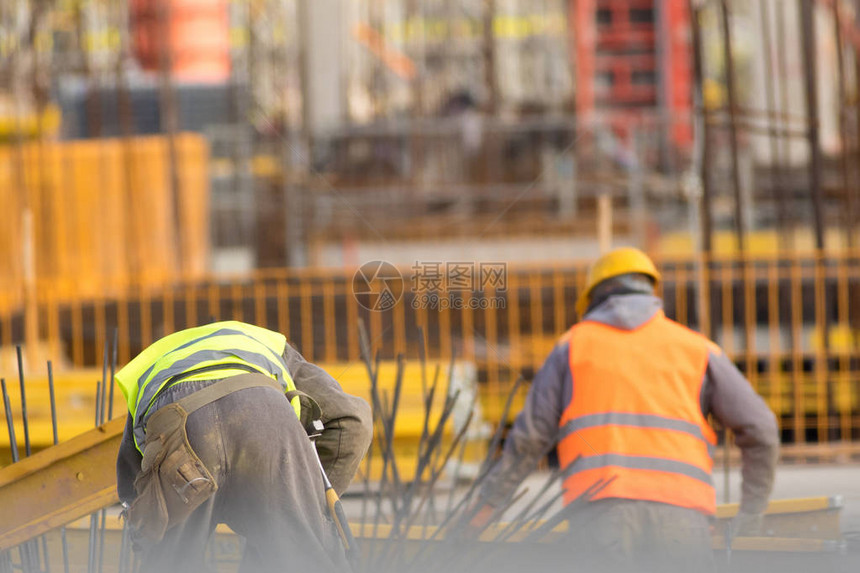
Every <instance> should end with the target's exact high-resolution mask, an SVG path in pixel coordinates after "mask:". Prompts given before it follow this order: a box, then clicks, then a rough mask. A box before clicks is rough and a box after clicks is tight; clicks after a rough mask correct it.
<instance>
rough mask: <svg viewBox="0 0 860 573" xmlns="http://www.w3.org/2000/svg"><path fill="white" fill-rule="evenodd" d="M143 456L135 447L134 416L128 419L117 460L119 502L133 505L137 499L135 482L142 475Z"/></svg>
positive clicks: (129, 416)
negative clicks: (138, 475)
mask: <svg viewBox="0 0 860 573" xmlns="http://www.w3.org/2000/svg"><path fill="white" fill-rule="evenodd" d="M142 460H143V456H142V455H140V452H139V451H137V448H136V447H134V428H133V424H132V416H131V414H129V415H128V416H127V417H126V422H125V431H124V432H123V434H122V442H120V444H119V454H118V455H117V458H116V491H117V494H118V495H119V500H120V501H123V502H126V503H131V502H132V501H134V498H135V497H137V492H135V491H134V480H135V478H137V474H139V473H140V463H141V461H142Z"/></svg>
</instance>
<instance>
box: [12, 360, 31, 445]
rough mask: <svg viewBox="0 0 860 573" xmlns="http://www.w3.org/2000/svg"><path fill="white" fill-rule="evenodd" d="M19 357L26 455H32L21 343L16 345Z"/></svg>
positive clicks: (19, 379)
mask: <svg viewBox="0 0 860 573" xmlns="http://www.w3.org/2000/svg"><path fill="white" fill-rule="evenodd" d="M15 353H16V354H17V358H18V381H19V382H20V385H21V418H22V420H23V422H24V455H25V456H26V457H28V458H29V457H30V454H31V453H32V452H31V449H30V420H29V416H28V415H27V391H26V389H25V388H24V358H23V356H22V354H21V345H18V346H16V347H15Z"/></svg>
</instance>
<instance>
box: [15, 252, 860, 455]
mask: <svg viewBox="0 0 860 573" xmlns="http://www.w3.org/2000/svg"><path fill="white" fill-rule="evenodd" d="M660 268H661V271H662V273H663V276H664V279H665V280H664V283H663V285H662V287H661V295H662V296H663V297H664V300H665V305H666V312H667V314H668V315H669V316H670V317H673V318H675V319H677V320H679V321H680V322H682V323H684V324H687V325H689V326H690V327H691V328H693V329H696V330H699V331H702V332H704V333H705V334H707V335H708V336H710V337H712V338H713V339H714V340H715V341H716V342H717V343H718V344H720V345H721V346H722V347H723V349H724V350H725V351H726V352H727V354H728V355H729V356H730V357H732V359H733V360H734V361H735V362H736V364H737V365H738V367H739V368H740V369H741V370H742V371H743V372H744V373H745V374H746V375H747V377H748V378H749V379H750V381H751V383H752V384H753V386H754V387H755V388H756V389H757V391H758V392H759V393H760V394H761V395H762V396H763V397H764V398H765V399H766V400H767V402H768V403H769V404H770V406H771V407H772V408H773V410H774V411H775V412H776V413H777V414H778V416H779V418H780V421H781V424H782V427H783V438H784V439H785V440H786V441H791V442H795V443H798V444H802V443H805V442H841V441H846V440H852V439H856V438H858V437H860V388H858V386H860V352H858V349H860V253H856V252H854V253H844V254H839V255H828V256H820V255H814V254H813V255H808V256H801V255H798V256H791V257H778V256H773V257H760V256H757V257H755V258H753V257H749V258H738V257H725V258H716V257H715V258H712V259H708V260H704V259H694V258H680V259H665V260H662V261H660ZM584 270H585V269H584V267H583V266H571V265H568V266H563V265H559V266H552V267H537V266H532V267H529V266H510V265H508V266H507V267H505V268H504V277H503V279H504V280H502V281H496V282H495V283H494V284H484V285H473V286H474V288H472V289H470V290H461V291H456V292H454V291H446V290H444V288H443V289H442V290H434V291H426V290H422V288H423V287H422V285H421V281H420V280H417V279H416V277H417V273H418V271H417V270H416V269H414V268H403V269H400V272H401V273H402V277H403V281H402V285H401V287H402V298H401V299H400V300H399V302H397V303H396V304H394V305H393V306H392V307H391V308H390V309H389V310H386V311H382V312H376V311H370V310H367V309H366V308H364V307H362V306H361V305H360V304H359V300H357V299H356V297H355V296H354V290H353V276H354V272H353V271H352V270H303V271H297V270H286V269H285V270H270V271H261V272H258V273H255V274H254V275H253V276H248V277H238V278H234V279H225V278H220V279H215V278H211V279H209V280H207V281H200V282H195V283H188V284H171V285H166V286H164V287H163V288H154V287H152V286H148V287H146V288H134V289H132V294H130V295H129V296H126V297H123V298H119V299H117V298H103V299H90V300H86V301H74V302H65V301H62V300H58V299H54V298H51V297H50V296H49V295H48V294H47V291H46V292H40V293H38V308H37V313H36V316H37V317H38V338H39V340H40V342H41V344H40V346H39V350H40V353H41V354H42V359H46V358H52V359H54V360H55V362H58V363H59V364H57V368H58V369H60V370H62V369H63V368H64V367H65V368H80V367H92V366H100V365H101V361H102V352H103V349H104V347H105V345H106V342H107V341H108V340H109V339H111V338H112V337H113V334H114V329H116V333H117V337H118V342H119V344H118V360H119V363H120V364H123V363H125V362H127V361H128V360H129V359H130V358H131V357H133V356H134V355H135V354H136V353H137V352H139V351H140V350H141V349H142V348H144V347H145V346H146V345H148V344H149V343H151V342H152V341H154V340H156V339H157V338H158V337H160V336H162V335H163V334H165V333H169V332H172V331H174V330H177V329H181V328H184V327H187V326H193V325H198V324H201V323H204V322H207V321H209V320H212V319H218V320H227V319H236V320H243V321H248V322H252V323H255V324H259V325H261V326H265V327H268V328H271V329H275V330H278V331H280V332H283V333H284V334H286V335H287V336H288V338H289V339H290V340H291V341H292V342H293V344H295V346H296V347H297V348H299V350H301V352H302V353H303V354H304V355H305V356H306V358H307V359H308V360H312V361H316V362H321V363H342V362H357V361H359V360H360V350H359V322H363V323H364V325H365V326H366V328H367V331H368V335H369V338H370V341H371V344H372V346H373V348H374V351H375V352H379V354H380V357H381V358H382V359H383V360H390V359H393V358H395V357H396V355H397V354H398V353H402V352H405V353H406V355H407V357H408V359H410V360H415V359H417V358H418V356H419V345H420V344H421V340H422V338H421V337H420V335H419V327H420V328H421V329H422V330H423V333H424V340H425V345H426V349H427V356H428V359H429V360H431V361H437V362H442V363H444V362H446V361H448V360H449V359H450V358H451V357H455V358H456V359H458V360H459V359H462V360H466V361H471V362H473V363H474V364H475V365H476V367H477V372H478V380H479V382H480V384H481V388H482V389H483V391H484V404H485V412H486V414H487V415H488V417H490V418H491V419H492V418H494V417H495V418H498V417H499V416H500V415H501V409H502V405H503V403H504V398H505V397H506V395H507V393H508V391H509V389H510V387H511V385H512V384H513V382H514V381H515V379H516V378H517V376H518V374H519V373H523V375H524V376H525V377H526V379H530V378H531V376H532V375H533V374H534V372H535V371H536V370H537V368H539V367H540V365H541V363H542V361H543V360H544V358H545V357H546V355H547V354H548V353H549V351H550V350H551V348H552V346H553V345H554V344H555V341H556V340H557V339H558V337H559V336H560V335H561V334H562V333H564V331H565V330H566V329H567V328H569V327H570V325H571V324H573V323H574V322H575V320H576V318H577V317H576V315H575V312H574V309H573V303H574V301H575V300H576V295H577V293H578V290H579V288H581V286H582V283H583V281H584ZM442 286H443V287H444V285H442ZM429 295H433V296H435V297H436V298H435V299H434V298H433V296H429ZM452 296H453V297H454V298H452ZM434 300H435V303H436V306H435V307H433V306H432V304H433V302H434ZM442 302H444V306H445V307H444V308H443V307H442ZM454 303H456V304H454ZM24 322H25V313H24V312H23V309H18V310H16V311H12V312H6V313H4V314H2V315H0V346H2V347H3V348H5V349H6V350H5V351H3V352H0V372H2V373H3V375H4V376H6V377H7V378H9V379H12V378H14V372H15V370H14V368H15V365H14V362H13V355H14V353H13V352H9V351H8V349H9V348H10V347H12V346H13V345H14V344H16V343H20V342H22V341H23V340H24V331H25V328H24ZM37 354H39V353H37ZM28 356H32V354H29V353H28ZM444 374H445V373H444V372H443V375H444ZM524 391H525V389H524ZM521 399H522V395H521V396H520V397H519V399H518V401H517V402H516V404H517V405H515V407H514V409H513V411H514V412H516V411H517V409H518V404H520V403H521Z"/></svg>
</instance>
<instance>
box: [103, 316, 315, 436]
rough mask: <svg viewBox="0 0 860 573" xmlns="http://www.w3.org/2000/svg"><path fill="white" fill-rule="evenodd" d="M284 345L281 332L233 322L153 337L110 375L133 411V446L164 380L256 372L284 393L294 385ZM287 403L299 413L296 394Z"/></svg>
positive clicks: (180, 380) (168, 383) (209, 377)
mask: <svg viewBox="0 0 860 573" xmlns="http://www.w3.org/2000/svg"><path fill="white" fill-rule="evenodd" d="M286 345H287V339H286V337H285V336H284V335H283V334H280V333H278V332H273V331H271V330H267V329H265V328H260V327H259V326H254V325H251V324H245V323H243V322H236V321H226V322H215V323H212V324H207V325H205V326H198V327H196V328H188V329H186V330H180V331H179V332H175V333H173V334H170V335H167V336H165V337H164V338H162V339H160V340H158V341H156V342H154V343H153V344H152V345H150V346H149V347H147V348H146V349H145V350H144V351H143V352H141V353H140V354H138V355H137V356H136V357H135V358H134V359H133V360H132V361H131V362H129V363H128V364H127V365H126V366H125V367H124V368H123V369H122V370H120V371H119V372H117V374H116V380H117V383H118V384H119V387H120V389H121V390H122V393H123V396H125V400H126V403H127V404H128V411H129V413H130V414H131V415H132V416H134V443H135V446H136V447H137V449H138V450H140V451H141V452H142V451H143V443H144V441H145V439H146V434H145V432H144V429H143V426H144V419H145V418H146V416H147V414H148V413H149V410H150V408H151V407H152V404H153V402H154V401H155V398H156V396H157V395H158V394H159V393H160V392H161V390H162V389H163V388H165V387H166V386H167V385H170V386H172V385H173V384H174V383H177V384H181V383H182V382H190V381H192V380H213V379H217V378H227V377H228V376H237V375H239V374H246V373H248V372H259V373H261V374H265V375H266V376H270V377H272V378H273V379H275V380H277V381H278V382H280V384H281V386H282V387H283V388H284V392H290V391H293V390H295V389H296V386H295V384H294V383H293V379H292V378H291V377H290V373H289V371H288V370H287V365H286V363H285V362H284V358H283V354H284V349H285V348H286ZM174 380H175V382H174ZM290 403H291V404H292V406H293V409H294V410H295V412H296V416H300V415H301V411H300V404H299V398H298V396H296V397H294V398H293V399H292V400H291V401H290Z"/></svg>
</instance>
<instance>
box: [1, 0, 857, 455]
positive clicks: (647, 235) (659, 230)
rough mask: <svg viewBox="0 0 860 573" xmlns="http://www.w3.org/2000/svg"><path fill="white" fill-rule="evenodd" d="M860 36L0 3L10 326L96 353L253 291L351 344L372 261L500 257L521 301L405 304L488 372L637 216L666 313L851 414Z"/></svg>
mask: <svg viewBox="0 0 860 573" xmlns="http://www.w3.org/2000/svg"><path fill="white" fill-rule="evenodd" d="M858 47H860V35H858V28H857V21H856V12H855V9H854V3H853V2H847V1H834V0H831V1H826V2H825V1H817V0H753V1H749V0H743V1H742V0H628V1H622V0H232V1H230V0H122V1H109V0H5V1H4V2H2V3H0V140H2V145H0V200H2V205H3V206H4V207H5V209H4V215H5V220H4V224H3V225H0V248H2V253H3V255H4V256H3V258H2V260H0V343H2V345H3V346H4V347H6V346H8V345H10V344H14V343H17V342H22V341H25V340H26V341H27V347H28V349H33V348H35V347H38V346H40V344H45V343H46V344H47V348H48V349H49V350H50V353H51V356H53V357H55V358H59V357H58V356H57V354H58V353H59V354H62V355H63V356H65V357H66V358H68V360H69V362H70V363H72V364H74V365H75V366H79V367H80V366H88V365H89V366H91V365H93V364H94V363H95V362H96V361H97V357H98V355H99V349H100V348H101V345H102V344H103V342H104V340H106V337H107V336H109V330H110V328H111V327H113V326H119V328H120V349H121V352H122V353H124V354H123V355H124V357H125V358H128V357H129V356H131V354H133V352H135V351H136V350H137V349H138V348H140V345H141V344H144V343H146V341H148V340H151V339H152V337H153V336H157V335H158V334H159V333H162V332H166V331H168V330H170V329H171V328H175V327H176V328H178V327H181V326H185V325H192V324H195V323H199V322H201V321H206V320H208V319H209V318H210V317H216V318H228V317H230V316H241V317H244V318H245V319H251V318H253V319H254V320H255V321H256V322H260V323H266V324H270V325H278V326H283V327H284V328H286V329H287V331H288V332H290V335H291V338H292V339H293V340H295V341H297V343H298V344H299V345H300V347H301V349H302V350H303V351H304V352H306V353H307V354H308V355H309V356H310V357H313V358H319V357H320V356H322V357H323V358H324V359H325V360H336V361H337V360H354V359H355V358H356V357H355V352H353V350H346V349H353V346H354V345H353V346H350V344H352V343H351V342H348V341H347V342H346V343H345V344H346V345H344V344H340V345H336V344H334V342H333V341H335V342H336V341H340V342H344V341H343V340H341V339H340V338H338V337H339V336H340V335H330V332H331V328H332V325H333V324H335V325H340V324H344V325H346V324H348V325H354V323H355V320H356V319H357V317H358V316H359V315H360V314H361V313H362V312H364V311H363V310H361V309H360V308H358V307H357V306H356V303H355V301H354V300H353V299H352V298H351V297H349V296H347V295H346V291H343V289H340V287H337V288H335V286H333V285H341V286H343V288H347V286H348V285H349V280H350V279H351V277H352V273H353V271H354V268H355V267H356V266H358V265H359V264H361V263H363V262H365V261H368V260H376V259H381V260H388V261H391V262H393V263H395V264H398V265H400V266H401V268H402V269H404V272H405V273H406V274H407V275H408V269H409V268H410V267H412V266H413V265H414V264H416V261H454V260H471V261H504V262H506V263H509V264H510V269H511V273H514V272H516V273H522V275H521V279H518V280H520V281H521V282H520V285H526V284H527V285H529V286H528V289H527V290H528V292H529V294H528V295H525V294H523V295H522V296H512V297H511V298H508V299H506V304H511V305H513V304H514V303H515V302H516V308H512V307H507V308H509V310H507V311H506V312H507V313H508V314H507V315H506V316H509V317H510V318H506V319H505V320H509V322H506V323H505V324H504V325H502V324H501V323H500V322H498V320H501V319H497V318H494V315H493V314H492V312H491V309H478V310H475V311H474V312H470V313H468V316H466V315H465V314H464V315H463V318H462V321H463V322H461V323H456V324H455V323H454V322H450V321H449V319H450V316H451V315H446V314H443V313H439V314H432V313H428V312H424V314H421V313H420V312H417V313H415V314H414V316H413V315H412V314H410V315H409V318H408V320H407V318H403V322H402V323H400V322H399V323H398V324H401V325H406V324H412V323H413V322H415V323H416V324H422V321H423V324H425V325H426V326H427V327H428V328H429V327H430V324H431V322H432V324H433V325H434V326H433V328H436V329H437V331H438V332H439V333H440V334H438V335H436V336H435V338H432V339H431V342H432V343H433V344H435V345H436V347H435V352H436V353H437V355H439V356H443V355H446V354H445V353H448V352H450V347H451V345H452V344H453V343H454V342H457V341H459V342H457V343H458V344H462V345H463V348H462V349H461V350H462V351H463V352H464V354H465V356H467V357H469V358H472V359H475V360H476V361H477V362H479V363H481V361H484V363H483V365H482V366H480V368H479V378H480V380H481V382H487V383H490V382H491V383H492V384H493V385H495V386H494V387H496V388H497V389H498V390H499V394H500V395H501V394H503V388H502V386H504V384H505V381H506V380H507V378H508V377H509V374H510V372H511V371H518V370H520V369H525V370H527V371H528V370H529V369H530V368H534V367H536V366H537V365H538V364H539V362H540V360H541V359H542V353H543V352H544V351H545V350H547V348H548V345H551V341H552V340H554V339H555V337H556V336H558V335H560V334H561V333H562V332H563V330H564V328H566V327H567V326H568V325H569V324H570V323H571V322H573V321H574V320H575V316H573V314H572V313H571V312H570V311H569V308H568V306H567V301H568V300H569V297H570V296H572V295H573V294H575V293H574V291H575V289H576V286H577V281H578V280H579V276H580V275H579V272H580V271H581V268H582V265H581V262H582V261H584V260H585V259H589V258H591V257H593V256H594V255H596V254H598V253H599V252H600V251H601V250H602V249H605V248H607V247H608V246H610V245H612V244H622V243H624V244H635V245H639V246H641V247H643V248H645V249H646V250H648V251H649V252H651V253H652V254H654V255H655V256H656V257H657V258H659V259H662V260H663V261H664V262H665V264H666V265H669V266H670V267H671V265H672V264H675V265H676V266H675V267H671V268H677V269H679V270H678V271H677V275H678V276H677V281H678V282H677V283H676V284H675V285H667V288H668V289H669V291H671V292H673V293H676V294H673V295H672V296H675V297H676V298H673V299H672V300H671V301H670V303H669V307H670V309H673V308H674V305H678V306H677V308H674V310H672V312H676V313H677V314H674V315H673V316H676V317H677V318H678V319H679V320H681V321H682V322H685V323H687V324H690V325H691V326H694V327H696V328H699V329H701V330H703V331H704V332H706V333H709V334H710V335H712V336H714V337H715V338H717V339H718V340H719V341H720V342H722V343H724V344H727V345H728V346H729V347H730V348H731V349H732V350H731V352H732V355H733V356H734V357H735V358H736V359H737V360H739V361H746V362H744V367H745V368H747V369H748V372H750V373H752V372H760V373H763V374H762V376H765V374H764V373H767V374H766V375H767V377H768V378H767V379H768V380H780V381H782V380H786V376H789V375H790V376H793V377H794V378H791V384H792V386H772V387H773V388H779V389H778V390H774V396H785V395H787V394H786V393H790V392H798V394H796V395H795V394H792V396H794V397H793V398H792V400H793V401H792V402H791V405H790V406H785V404H786V403H787V402H786V403H783V405H782V406H779V408H783V412H784V413H785V415H786V416H787V415H789V413H790V414H791V415H792V416H796V417H795V418H792V420H793V422H792V424H793V426H792V427H793V428H794V430H793V431H794V435H796V436H801V435H803V436H807V432H806V429H808V428H809V427H813V426H814V427H815V428H816V432H818V433H817V434H816V436H818V438H816V439H821V438H822V436H823V435H824V434H825V433H826V432H824V430H826V429H827V428H828V427H835V426H832V425H828V424H831V422H833V421H834V420H836V419H837V417H834V416H835V414H834V412H836V413H838V414H839V416H841V417H838V424H839V427H840V431H841V432H842V433H841V434H840V436H842V438H843V439H848V438H851V437H856V436H854V433H856V432H855V430H857V429H858V428H860V422H858V420H860V418H858V416H860V409H858V407H857V406H856V396H857V393H858V391H857V375H856V373H857V372H858V370H860V367H858V364H857V349H858V348H860V290H858V289H857V288H855V286H856V280H857V259H856V254H857V250H856V249H857V247H858V241H860V230H858V229H860V226H858V224H857V221H858V220H860V167H858V166H860V95H858V94H860V90H858V86H860V59H858ZM672 261H675V263H672ZM525 263H528V265H527V266H526V267H522V266H521V264H525ZM321 266H323V267H332V268H334V269H338V270H331V271H326V273H328V274H326V276H329V277H331V282H320V281H318V280H317V277H318V273H319V272H321V271H317V270H314V269H309V268H307V267H321ZM283 267H293V268H292V269H290V270H289V271H283V270H277V271H272V272H273V273H275V274H277V273H286V275H288V276H289V278H284V279H283V280H281V281H280V282H276V284H275V283H273V284H268V283H265V281H264V280H262V279H260V278H259V277H260V275H259V274H255V273H259V272H262V271H259V269H275V268H278V269H282V268H283ZM559 268H561V269H563V272H562V271H559V270H558V269H559ZM664 268H669V267H664ZM266 272H268V271H266ZM263 274H264V275H265V272H264V273H263ZM286 275H285V276H286ZM265 276H268V275H265ZM278 276H280V275H278ZM518 276H520V275H518ZM264 283H265V284H264ZM522 288H524V289H525V288H526V287H524V286H523V287H522ZM248 289H251V290H252V291H253V293H252V294H249V293H247V292H246V290H248ZM272 289H274V290H272ZM338 289H340V290H338ZM672 289H678V290H677V291H675V290H672ZM341 291H343V292H341ZM273 293H275V294H273ZM272 297H276V298H277V299H278V300H283V301H285V302H282V303H277V304H276V302H275V301H274V299H272ZM270 299H272V300H270ZM203 300H205V301H206V302H205V304H204V303H203V302H200V301H203ZM235 300H241V301H243V302H242V303H241V312H240V310H239V309H237V308H238V307H236V306H235V305H236V304H237V303H235V302H231V301H235ZM246 300H247V301H249V302H247V305H250V308H253V313H251V311H247V312H246V310H245V305H246V302H244V301H246ZM180 309H181V316H180ZM518 309H522V310H518ZM525 309H528V312H526V310H525ZM401 310H403V309H401ZM404 312H406V311H405V310H404ZM409 312H410V313H411V310H410V311H409ZM520 312H521V313H522V314H520ZM541 313H545V315H542V314H541ZM526 315H528V321H526ZM445 316H449V318H444V317H445ZM541 316H553V317H554V319H553V321H551V322H549V321H547V322H546V323H545V324H544V322H542V320H541V318H540V317H541ZM773 317H776V318H773ZM367 319H368V320H369V321H382V320H389V319H390V317H389V318H385V319H383V318H381V317H379V316H377V315H373V314H371V315H369V316H367ZM398 320H399V319H398ZM446 321H449V322H446ZM494 321H495V322H494ZM538 322H540V323H541V324H542V325H543V326H542V327H541V328H540V329H531V328H532V327H531V326H528V327H527V326H525V325H534V324H537V323H538ZM397 328H400V326H398V327H397ZM470 328H471V329H484V330H480V332H482V333H483V334H482V335H481V336H482V337H484V338H486V340H488V341H491V342H492V341H496V342H492V344H490V346H493V347H495V346H496V345H497V344H503V345H504V348H505V351H504V353H502V356H503V358H498V357H497V358H495V359H491V358H488V356H490V355H491V354H493V353H492V352H490V351H489V350H488V348H489V347H490V346H487V345H483V346H482V344H483V343H481V338H476V337H474V336H471V335H468V336H467V335H463V332H464V331H465V332H468V331H469V329H470ZM529 329H531V330H529ZM353 330H354V329H352V327H350V329H349V332H352V331H353ZM398 332H401V330H398ZM442 333H444V334H442ZM458 333H459V334H458ZM764 339H767V340H768V345H766V346H762V344H763V342H762V341H763V340H764ZM381 340H382V344H384V351H385V352H387V353H389V354H391V355H393V354H392V353H393V352H394V349H395V348H399V347H400V346H399V345H403V344H406V343H405V341H404V340H405V339H398V338H396V337H395V338H391V339H389V338H385V337H383V338H382V339H381ZM523 341H525V342H523ZM727 341H729V342H727ZM333 344H334V345H333ZM481 348H484V350H483V351H481ZM761 348H765V349H766V350H763V351H760V350H758V349H761ZM481 352H483V355H482V354H481ZM761 352H766V353H769V354H768V356H771V358H772V359H771V358H768V359H767V360H764V359H761V358H760V354H761ZM750 356H753V357H754V358H749V357H750ZM491 360H496V362H497V363H495V365H493V364H490V362H491ZM500 360H501V362H502V363H504V364H508V365H510V369H507V368H505V367H503V365H501V364H498V362H499V361H500ZM0 362H2V356H0ZM31 363H35V359H33V358H32V357H31ZM813 372H814V373H815V376H817V378H815V383H814V385H813V386H808V385H803V384H806V383H805V382H803V384H801V382H802V381H803V380H808V375H809V374H810V373H813ZM751 376H752V374H751ZM762 379H764V378H762ZM835 380H838V381H839V382H838V384H837V383H836V382H834V381H835ZM768 383H771V382H768ZM773 383H774V384H777V382H773ZM779 383H780V384H781V383H782V382H779ZM834 384H836V386H834ZM839 384H841V386H839ZM837 386H838V388H841V390H839V392H842V394H839V396H842V397H841V398H839V399H838V400H836V402H834V401H833V400H834V399H835V398H833V396H834V395H835V394H834V392H836V390H834V388H836V387H837ZM810 387H812V388H814V390H810V392H815V394H814V395H815V396H816V400H819V398H820V397H821V396H823V398H822V399H821V400H823V401H812V402H810V400H806V402H802V401H801V402H798V400H800V397H801V395H803V396H807V395H812V394H804V392H807V390H808V389H809V388H810ZM846 388H847V389H846ZM845 392H847V394H845ZM845 396H848V397H847V398H845ZM774 399H775V398H774ZM811 403H812V404H815V405H816V406H815V408H814V409H813V410H809V404H811ZM797 404H800V405H797ZM804 404H805V405H804ZM822 404H823V406H822ZM846 404H847V406H846ZM819 407H821V408H823V410H820V409H819ZM779 408H777V409H779ZM786 408H787V409H786ZM812 415H815V416H820V417H816V418H814V421H810V420H811V419H812V418H809V417H808V416H812ZM833 423H836V422H833ZM810 436H811V434H810ZM810 439H813V438H812V437H810Z"/></svg>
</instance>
